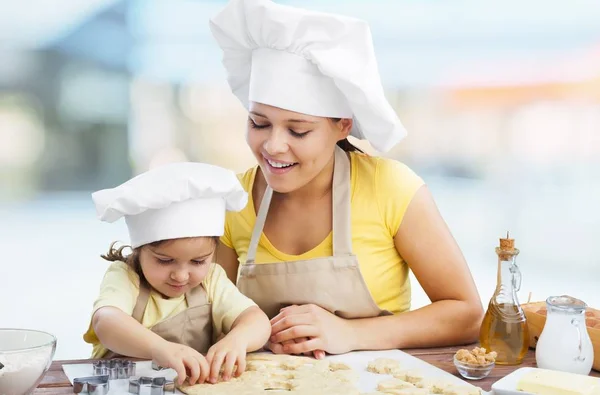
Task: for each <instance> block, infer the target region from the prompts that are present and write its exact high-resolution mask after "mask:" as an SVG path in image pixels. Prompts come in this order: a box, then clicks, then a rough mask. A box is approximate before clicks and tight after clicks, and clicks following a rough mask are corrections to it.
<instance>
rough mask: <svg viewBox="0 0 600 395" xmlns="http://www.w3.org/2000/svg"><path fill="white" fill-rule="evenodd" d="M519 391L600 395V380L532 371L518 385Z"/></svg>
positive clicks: (554, 372) (548, 371)
mask: <svg viewBox="0 0 600 395" xmlns="http://www.w3.org/2000/svg"><path fill="white" fill-rule="evenodd" d="M517 390H518V391H525V392H530V393H532V394H539V395H600V379H598V378H595V377H590V376H584V375H581V374H574V373H567V372H560V371H555V370H547V369H531V370H530V371H529V372H527V373H526V374H524V375H523V377H521V379H520V380H519V382H518V383H517Z"/></svg>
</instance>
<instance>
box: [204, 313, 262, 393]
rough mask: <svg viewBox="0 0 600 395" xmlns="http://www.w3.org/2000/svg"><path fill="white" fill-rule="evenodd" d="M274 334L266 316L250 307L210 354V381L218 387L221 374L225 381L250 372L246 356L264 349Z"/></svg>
mask: <svg viewBox="0 0 600 395" xmlns="http://www.w3.org/2000/svg"><path fill="white" fill-rule="evenodd" d="M270 334H271V324H270V323H269V319H268V318H267V316H266V314H265V313H263V311H262V310H261V309H259V308H258V307H256V306H251V307H248V308H247V309H246V310H244V311H243V312H242V313H241V314H240V315H239V316H238V317H237V318H236V319H235V321H234V322H233V325H232V326H231V330H230V331H229V333H227V335H226V336H225V337H224V338H222V339H221V340H219V341H218V342H217V343H216V344H215V345H213V346H212V347H211V348H210V349H209V350H208V353H207V354H206V359H207V360H208V363H209V364H210V376H209V377H208V380H209V381H210V382H211V383H216V382H217V380H218V377H219V372H221V368H222V372H223V373H222V375H223V379H224V380H229V379H230V378H231V377H232V375H233V374H234V367H235V366H237V369H236V370H235V375H236V376H239V375H241V374H242V373H244V371H245V370H246V353H247V352H252V351H255V350H258V349H260V348H262V347H263V346H264V345H265V343H266V342H267V340H268V339H269V335H270Z"/></svg>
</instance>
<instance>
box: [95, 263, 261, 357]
mask: <svg viewBox="0 0 600 395" xmlns="http://www.w3.org/2000/svg"><path fill="white" fill-rule="evenodd" d="M139 284H140V278H139V276H138V275H137V274H136V273H135V272H134V271H133V270H131V269H130V268H129V267H128V266H127V265H126V264H125V263H124V262H113V263H112V264H111V265H110V266H109V267H108V269H107V271H106V273H105V275H104V279H103V280H102V283H101V285H100V295H99V296H98V298H97V299H96V301H95V302H94V308H93V311H92V316H93V315H94V313H95V312H96V310H98V309H99V308H100V307H104V306H113V307H117V308H119V309H121V310H123V312H125V313H126V314H129V315H131V314H133V308H134V306H135V302H136V300H137V297H138V294H139V286H140V285H139ZM203 284H204V286H205V289H206V290H207V295H208V301H209V302H210V303H212V320H213V337H214V338H218V337H219V336H221V334H226V333H228V332H229V331H230V330H231V326H232V325H233V322H234V321H235V320H236V318H237V317H238V316H239V315H240V314H241V313H242V312H243V311H244V310H246V309H247V308H248V307H251V306H256V304H255V303H254V302H253V301H252V300H251V299H249V298H247V297H246V296H244V295H243V294H242V293H241V292H239V290H238V289H237V287H236V286H235V285H234V284H233V283H232V282H231V281H229V279H228V278H227V275H226V274H225V271H224V270H223V268H222V267H221V266H220V265H214V270H213V269H211V270H209V276H208V277H207V278H206V279H205V280H204V282H203ZM187 307H188V305H187V301H186V299H185V295H181V296H180V297H177V298H170V299H165V298H163V297H162V296H161V295H160V294H159V293H157V292H156V291H154V290H152V291H151V292H150V298H149V299H148V304H147V305H146V310H145V311H144V316H143V317H142V325H143V326H144V327H146V328H149V327H151V326H154V325H156V324H157V323H159V322H161V321H164V320H166V319H167V318H170V317H172V316H174V315H176V314H178V313H180V312H181V311H183V310H185V309H186V308H187ZM83 340H85V341H86V342H87V343H91V344H92V345H93V350H92V358H102V357H103V356H104V355H105V354H106V353H107V352H108V350H107V349H106V348H105V347H104V346H103V345H102V344H101V343H100V341H99V340H98V337H97V336H96V333H95V332H94V328H93V327H92V324H91V322H90V325H89V327H88V330H87V332H86V333H85V334H84V335H83Z"/></svg>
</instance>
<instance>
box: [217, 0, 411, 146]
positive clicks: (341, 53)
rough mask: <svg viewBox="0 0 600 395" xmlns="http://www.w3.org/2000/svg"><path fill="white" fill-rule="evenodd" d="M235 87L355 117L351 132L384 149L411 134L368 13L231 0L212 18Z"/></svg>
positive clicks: (243, 94)
mask: <svg viewBox="0 0 600 395" xmlns="http://www.w3.org/2000/svg"><path fill="white" fill-rule="evenodd" d="M210 28H211V30H212V33H213V35H214V37H215V39H216V40H217V42H218V44H219V45H220V47H221V48H222V50H223V64H224V66H225V69H226V71H227V74H228V82H229V85H230V87H231V89H232V91H233V93H234V94H235V95H236V96H237V97H238V99H239V100H240V101H241V102H242V104H243V105H244V106H245V107H246V109H248V105H249V102H251V101H253V102H258V103H263V104H267V105H271V106H274V107H279V108H283V109H286V110H290V111H295V112H299V113H303V114H308V115H314V116H321V117H332V118H353V119H354V127H353V128H352V130H351V133H350V134H351V135H352V136H354V137H357V138H359V139H366V140H368V141H369V142H370V143H371V145H372V146H373V147H374V148H375V149H377V150H379V151H382V152H386V151H389V150H390V149H391V148H392V147H393V146H394V145H395V144H397V143H398V142H399V141H400V140H401V139H402V138H404V137H405V136H406V130H405V129H404V126H402V123H401V122H400V120H399V119H398V116H397V115H396V113H395V112H394V110H393V109H392V107H391V106H390V104H389V102H388V101H387V100H386V98H385V95H384V91H383V87H382V85H381V80H380V77H379V71H378V68H377V61H376V59H375V53H374V50H373V43H372V40H371V32H370V29H369V26H368V24H367V23H366V22H365V21H362V20H359V19H354V18H349V17H344V16H339V15H332V14H325V13H318V12H311V11H306V10H303V9H299V8H294V7H290V6H284V5H280V4H275V3H273V2H272V1H270V0H231V1H229V3H228V4H227V6H225V8H224V9H223V10H222V11H221V12H220V13H219V14H217V15H216V16H215V17H213V18H212V19H211V21H210Z"/></svg>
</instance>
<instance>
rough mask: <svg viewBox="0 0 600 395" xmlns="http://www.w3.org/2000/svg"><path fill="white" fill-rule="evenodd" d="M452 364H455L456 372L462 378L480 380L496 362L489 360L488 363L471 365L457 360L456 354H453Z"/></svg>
mask: <svg viewBox="0 0 600 395" xmlns="http://www.w3.org/2000/svg"><path fill="white" fill-rule="evenodd" d="M454 366H456V369H457V370H458V373H460V375H461V376H463V377H464V378H466V379H469V380H481V379H484V378H486V377H487V376H488V375H489V374H490V372H491V371H492V369H494V366H496V364H495V363H494V362H490V363H489V364H487V365H483V366H481V365H473V364H468V363H465V362H462V361H459V360H458V359H456V356H454Z"/></svg>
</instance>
